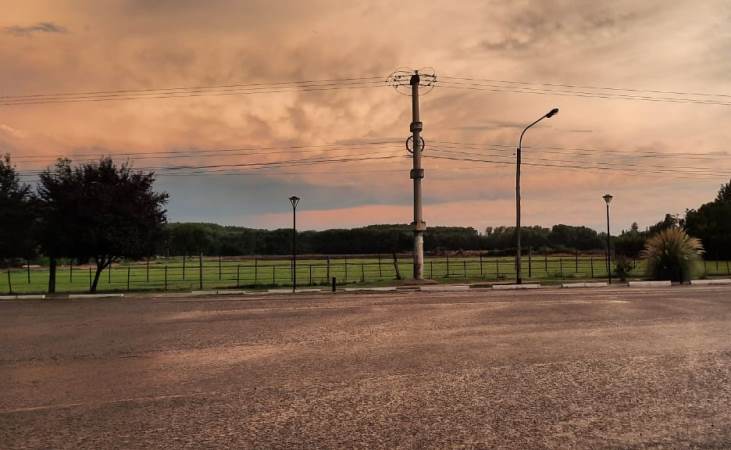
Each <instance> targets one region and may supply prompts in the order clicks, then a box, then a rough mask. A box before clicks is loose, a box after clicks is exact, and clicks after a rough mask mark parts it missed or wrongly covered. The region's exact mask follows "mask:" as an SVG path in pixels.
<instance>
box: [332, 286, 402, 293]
mask: <svg viewBox="0 0 731 450" xmlns="http://www.w3.org/2000/svg"><path fill="white" fill-rule="evenodd" d="M343 290H344V291H345V292H392V291H396V286H385V287H371V288H367V287H364V288H345V289H343Z"/></svg>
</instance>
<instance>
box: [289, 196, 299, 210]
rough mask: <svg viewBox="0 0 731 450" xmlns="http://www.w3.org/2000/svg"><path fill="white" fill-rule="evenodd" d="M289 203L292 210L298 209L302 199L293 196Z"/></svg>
mask: <svg viewBox="0 0 731 450" xmlns="http://www.w3.org/2000/svg"><path fill="white" fill-rule="evenodd" d="M289 202H290V203H291V204H292V208H296V207H297V203H299V202H300V198H299V197H297V196H295V195H293V196H291V197H289Z"/></svg>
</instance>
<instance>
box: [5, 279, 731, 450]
mask: <svg viewBox="0 0 731 450" xmlns="http://www.w3.org/2000/svg"><path fill="white" fill-rule="evenodd" d="M0 380H2V381H0V383H2V389H0V447H2V448H181V447H195V448H201V447H209V448H226V447H231V448H232V447H236V448H253V447H256V448H303V447H305V448H315V447H321V448H366V447H368V448H444V447H459V448H501V447H502V448H588V447H592V448H661V447H662V448H668V447H669V448H688V447H703V448H730V447H731V289H730V288H729V287H725V288H724V287H715V288H700V287H698V288H691V287H674V288H664V289H652V290H650V289H646V290H645V289H639V288H638V289H633V288H623V289H609V288H604V289H594V290H559V289H556V290H540V291H529V292H492V291H489V290H484V291H483V290H477V289H473V290H471V291H468V292H431V293H424V292H421V293H419V292H404V293H381V294H368V295H364V294H338V295H331V294H330V295H328V294H323V295H307V294H300V295H297V296H296V297H294V298H293V297H291V296H260V297H255V296H245V297H244V296H241V297H231V296H227V297H215V298H157V299H153V298H125V299H104V300H66V301H63V300H56V301H4V302H0Z"/></svg>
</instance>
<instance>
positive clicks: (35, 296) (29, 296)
mask: <svg viewBox="0 0 731 450" xmlns="http://www.w3.org/2000/svg"><path fill="white" fill-rule="evenodd" d="M45 298H46V295H45V294H19V295H0V300H43V299H45Z"/></svg>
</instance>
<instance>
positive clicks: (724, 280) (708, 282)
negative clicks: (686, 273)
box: [690, 278, 731, 286]
mask: <svg viewBox="0 0 731 450" xmlns="http://www.w3.org/2000/svg"><path fill="white" fill-rule="evenodd" d="M690 284H691V285H692V286H717V285H721V284H731V278H719V279H716V280H691V281H690Z"/></svg>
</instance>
